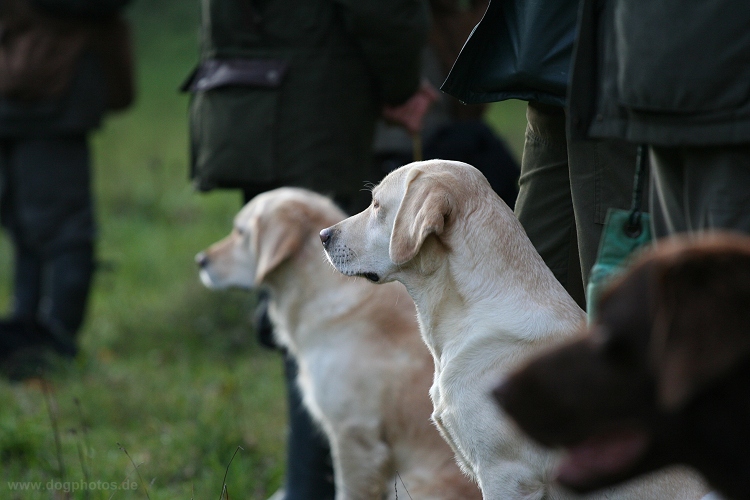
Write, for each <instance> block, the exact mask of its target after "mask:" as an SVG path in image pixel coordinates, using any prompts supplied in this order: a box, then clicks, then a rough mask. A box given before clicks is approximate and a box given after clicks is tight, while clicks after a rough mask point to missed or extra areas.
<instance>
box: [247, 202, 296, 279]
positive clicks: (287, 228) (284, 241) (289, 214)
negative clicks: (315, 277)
mask: <svg viewBox="0 0 750 500" xmlns="http://www.w3.org/2000/svg"><path fill="white" fill-rule="evenodd" d="M298 212H299V211H297V210H295V209H294V207H291V206H289V207H283V208H282V209H279V210H277V211H275V212H273V213H272V214H265V215H264V216H263V217H260V218H258V219H256V221H255V227H254V228H253V230H254V231H255V234H254V244H255V255H256V256H257V265H256V268H255V284H256V285H259V284H260V283H262V282H263V280H264V279H265V278H266V276H268V273H270V272H271V271H273V270H274V269H276V268H277V267H278V266H279V264H281V263H282V262H284V261H285V260H286V259H288V258H289V257H291V256H292V255H293V254H294V253H296V252H297V251H298V250H299V249H300V247H301V246H302V242H303V241H304V238H305V235H306V229H305V228H306V225H307V224H306V221H307V217H305V215H304V214H303V213H301V212H300V213H298Z"/></svg>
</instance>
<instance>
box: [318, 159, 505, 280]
mask: <svg viewBox="0 0 750 500" xmlns="http://www.w3.org/2000/svg"><path fill="white" fill-rule="evenodd" d="M491 192H492V190H491V188H490V187H489V183H488V182H487V180H486V179H485V178H484V176H483V175H482V174H481V173H480V172H479V171H478V170H477V169H475V168H474V167H472V166H470V165H467V164H465V163H461V162H456V161H447V160H429V161H424V162H415V163H410V164H408V165H404V166H403V167H401V168H399V169H397V170H394V171H393V172H391V173H390V174H388V175H387V176H386V177H385V178H384V179H383V180H382V181H381V182H380V184H379V185H378V186H377V187H375V188H374V189H373V191H372V203H371V204H370V206H369V207H368V208H367V209H365V210H364V211H363V212H360V213H359V214H357V215H354V216H352V217H350V218H348V219H346V220H344V221H342V222H340V223H338V224H336V225H334V226H332V227H329V228H327V229H324V230H323V231H321V233H320V238H321V240H322V242H323V246H324V247H325V250H326V254H327V255H328V258H329V260H330V261H331V263H332V264H333V266H334V267H336V269H338V270H339V271H341V272H342V273H344V274H346V275H348V276H363V277H365V278H367V279H369V280H370V281H373V282H375V283H385V282H387V281H393V280H395V279H398V278H399V274H400V273H403V272H406V271H410V270H411V271H413V270H416V271H417V272H420V273H427V272H429V271H430V270H432V269H433V268H434V266H436V265H438V263H439V262H440V259H439V257H437V255H436V254H439V253H440V252H444V251H445V249H446V247H447V245H448V239H447V237H446V233H448V232H449V231H450V226H451V223H452V222H453V220H454V219H455V217H457V216H458V214H459V213H460V212H462V211H466V210H467V209H469V208H468V205H470V204H471V203H477V202H478V201H481V200H482V197H481V196H479V197H478V196H475V194H476V193H491ZM498 199H499V198H498ZM427 254H430V255H429V256H428V255H427Z"/></svg>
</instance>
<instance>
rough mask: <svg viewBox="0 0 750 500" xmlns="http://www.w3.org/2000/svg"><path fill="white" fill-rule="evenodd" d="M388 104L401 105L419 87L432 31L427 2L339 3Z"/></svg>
mask: <svg viewBox="0 0 750 500" xmlns="http://www.w3.org/2000/svg"><path fill="white" fill-rule="evenodd" d="M337 1H338V3H339V4H340V5H341V7H342V10H343V13H344V19H345V22H346V26H347V29H348V31H349V32H350V33H351V34H352V35H353V37H354V38H355V39H356V40H357V41H358V42H359V45H360V48H361V49H362V51H363V52H364V55H365V58H366V59H367V62H368V65H369V67H370V69H371V71H372V73H373V77H374V78H375V81H376V83H377V86H378V90H379V92H380V97H381V100H382V101H383V102H384V103H386V104H391V105H393V104H401V103H402V102H404V101H406V100H407V99H408V98H409V97H410V96H411V95H412V94H413V93H414V92H416V90H417V88H418V87H419V82H420V69H421V62H420V58H421V53H422V49H423V47H424V46H425V43H426V40H427V32H428V29H429V7H428V5H427V2H426V0H337Z"/></svg>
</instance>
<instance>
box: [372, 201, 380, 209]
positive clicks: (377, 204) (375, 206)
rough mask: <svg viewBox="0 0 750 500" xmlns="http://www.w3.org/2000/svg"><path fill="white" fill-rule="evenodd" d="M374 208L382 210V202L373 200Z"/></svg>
mask: <svg viewBox="0 0 750 500" xmlns="http://www.w3.org/2000/svg"><path fill="white" fill-rule="evenodd" d="M372 208H374V209H378V208H380V202H379V201H378V200H372Z"/></svg>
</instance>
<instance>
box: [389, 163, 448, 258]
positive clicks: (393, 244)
mask: <svg viewBox="0 0 750 500" xmlns="http://www.w3.org/2000/svg"><path fill="white" fill-rule="evenodd" d="M433 180H434V177H432V176H429V175H428V174H426V173H424V172H422V171H421V170H418V169H416V168H413V169H412V170H411V171H409V173H408V175H407V178H406V190H405V192H404V197H403V199H402V200H401V206H399V207H398V212H396V219H395V221H394V222H393V232H392V233H391V241H390V248H389V250H388V253H389V255H390V258H391V261H392V262H393V263H394V264H397V265H401V264H404V263H406V262H409V261H410V260H411V259H413V258H414V256H416V255H417V253H418V252H419V249H420V248H422V243H424V240H425V238H427V236H429V235H430V234H437V235H439V234H441V233H442V232H443V227H444V225H445V217H446V216H447V215H449V214H450V211H451V203H450V196H449V194H448V190H447V188H446V187H445V186H444V185H442V184H440V183H438V182H433Z"/></svg>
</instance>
